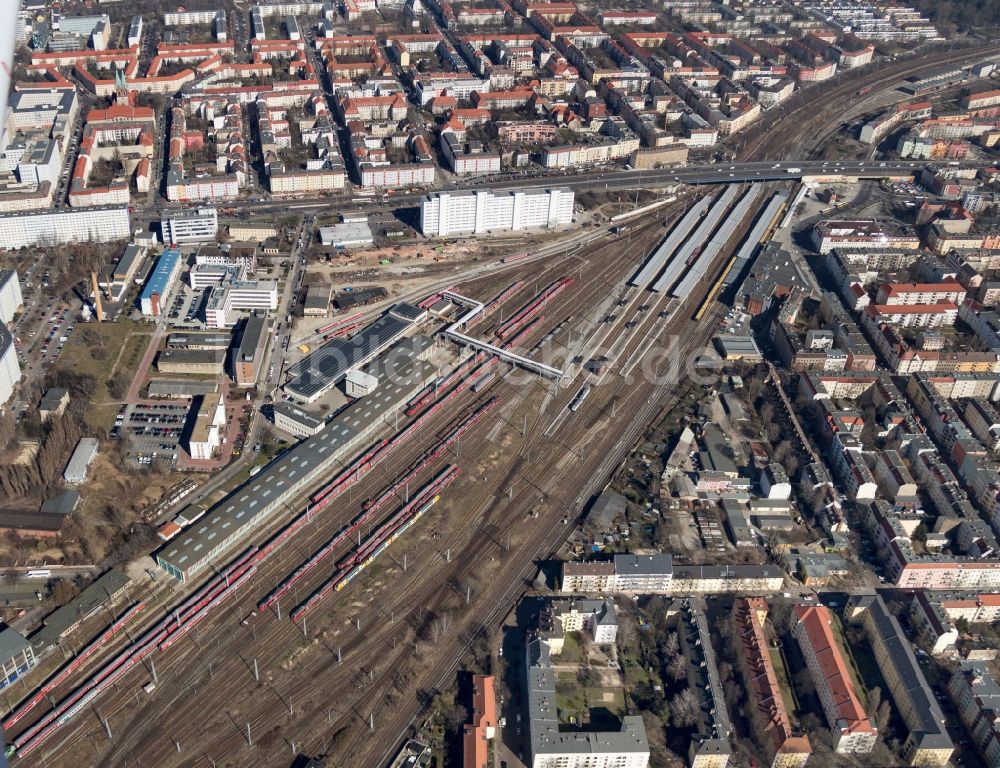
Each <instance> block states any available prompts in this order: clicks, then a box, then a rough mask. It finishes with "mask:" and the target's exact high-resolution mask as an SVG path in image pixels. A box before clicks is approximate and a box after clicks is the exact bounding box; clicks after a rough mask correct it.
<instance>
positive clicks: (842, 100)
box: [739, 45, 996, 160]
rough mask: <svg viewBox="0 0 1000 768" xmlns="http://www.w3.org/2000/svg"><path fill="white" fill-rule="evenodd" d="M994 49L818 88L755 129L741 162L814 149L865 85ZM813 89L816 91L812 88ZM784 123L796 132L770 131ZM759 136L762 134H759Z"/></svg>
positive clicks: (933, 58)
mask: <svg viewBox="0 0 1000 768" xmlns="http://www.w3.org/2000/svg"><path fill="white" fill-rule="evenodd" d="M995 52H996V51H995V46H990V45H987V46H977V47H975V48H969V49H963V50H960V51H952V50H940V51H932V52H929V53H927V54H926V55H924V56H922V57H921V59H920V61H919V64H917V62H915V61H913V60H905V61H898V62H893V63H890V64H887V65H881V66H880V67H879V68H878V70H877V72H878V76H877V77H875V78H865V77H860V78H845V79H843V80H840V81H835V82H834V83H832V84H830V83H828V84H825V85H824V86H820V87H819V88H816V89H815V91H816V94H815V97H814V98H807V99H805V100H804V101H803V102H802V103H799V104H796V105H795V106H794V107H792V108H791V109H790V110H789V111H787V112H778V113H776V114H775V117H774V118H773V119H772V120H769V121H768V122H767V123H766V124H761V125H760V126H758V127H755V128H752V129H751V131H750V135H751V136H753V137H754V138H752V139H750V138H747V139H746V141H747V144H746V146H745V147H744V148H743V150H742V151H741V152H740V153H739V159H740V160H760V159H763V158H764V157H766V156H768V155H770V156H771V157H780V156H782V155H784V156H786V157H787V156H798V155H797V154H796V152H797V151H801V150H802V149H808V150H813V149H814V148H815V147H817V146H819V145H820V144H822V143H823V142H824V141H825V140H826V138H828V137H829V136H830V135H831V134H832V133H835V132H836V131H837V130H839V128H840V124H841V122H842V121H843V119H844V117H845V107H846V106H847V105H848V104H849V103H850V101H851V100H852V98H853V97H854V96H855V94H856V93H857V91H858V89H859V88H860V87H861V86H862V85H863V86H865V87H868V86H871V87H872V90H873V91H875V90H878V89H881V88H885V87H887V86H890V85H892V84H894V83H898V82H900V81H901V80H902V79H903V78H904V77H907V76H909V75H912V74H918V73H920V72H924V71H927V70H931V69H935V68H937V67H939V66H941V65H942V64H964V63H969V62H974V61H979V60H981V59H982V57H983V56H984V55H987V54H991V53H995ZM811 90H813V89H811ZM778 121H780V122H782V123H786V124H789V125H794V126H795V131H794V133H793V134H790V133H789V132H788V131H781V130H770V128H771V127H773V126H772V125H771V123H773V122H778ZM757 134H759V135H757Z"/></svg>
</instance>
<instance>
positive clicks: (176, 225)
mask: <svg viewBox="0 0 1000 768" xmlns="http://www.w3.org/2000/svg"><path fill="white" fill-rule="evenodd" d="M160 228H161V229H162V231H163V242H165V243H171V244H176V243H199V242H205V241H208V240H215V236H216V234H217V233H218V231H219V215H218V213H217V212H216V210H215V209H214V208H196V209H192V210H190V211H180V212H178V213H175V214H173V215H171V216H170V217H169V218H166V219H163V220H162V221H161V222H160Z"/></svg>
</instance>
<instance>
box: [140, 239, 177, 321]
mask: <svg viewBox="0 0 1000 768" xmlns="http://www.w3.org/2000/svg"><path fill="white" fill-rule="evenodd" d="M180 272H181V252H180V249H178V248H168V249H167V250H165V251H164V252H163V255H162V256H160V258H159V259H158V260H157V262H156V266H155V267H154V268H153V273H152V274H151V275H150V276H149V280H148V281H147V282H146V287H145V288H143V289H142V293H141V294H139V309H141V310H142V314H144V315H146V316H147V317H157V316H159V314H160V306H161V304H162V303H163V300H164V299H165V298H166V296H167V294H168V293H170V290H171V289H172V288H173V286H174V282H175V281H176V280H177V277H178V276H179V275H180Z"/></svg>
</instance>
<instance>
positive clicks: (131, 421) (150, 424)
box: [111, 404, 188, 464]
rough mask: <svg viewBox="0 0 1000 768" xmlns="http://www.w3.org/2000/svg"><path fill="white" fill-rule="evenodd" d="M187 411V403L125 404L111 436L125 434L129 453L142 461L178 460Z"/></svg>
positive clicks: (136, 459)
mask: <svg viewBox="0 0 1000 768" xmlns="http://www.w3.org/2000/svg"><path fill="white" fill-rule="evenodd" d="M187 415H188V406H187V405H173V404H148V405H135V406H131V407H127V406H122V408H121V409H120V410H119V411H118V416H117V417H116V418H115V426H114V428H113V429H112V431H111V436H112V437H124V438H125V439H126V440H127V441H128V451H129V455H130V456H131V457H132V458H133V459H135V461H136V462H137V463H139V464H152V463H153V460H154V459H157V458H159V459H166V460H169V461H170V462H174V461H176V460H177V455H178V453H179V448H178V443H179V442H180V439H181V435H182V434H183V432H184V423H185V422H186V421H187Z"/></svg>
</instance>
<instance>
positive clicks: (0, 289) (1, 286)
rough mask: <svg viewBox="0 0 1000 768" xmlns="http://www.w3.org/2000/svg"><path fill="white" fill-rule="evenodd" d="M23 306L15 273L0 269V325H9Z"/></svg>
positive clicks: (11, 270)
mask: <svg viewBox="0 0 1000 768" xmlns="http://www.w3.org/2000/svg"><path fill="white" fill-rule="evenodd" d="M23 306H24V297H23V296H22V295H21V283H20V281H19V280H18V279H17V271H16V270H13V269H0V323H7V324H9V323H10V321H11V320H13V319H14V315H15V314H17V313H18V311H20V309H21V307H23Z"/></svg>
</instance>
